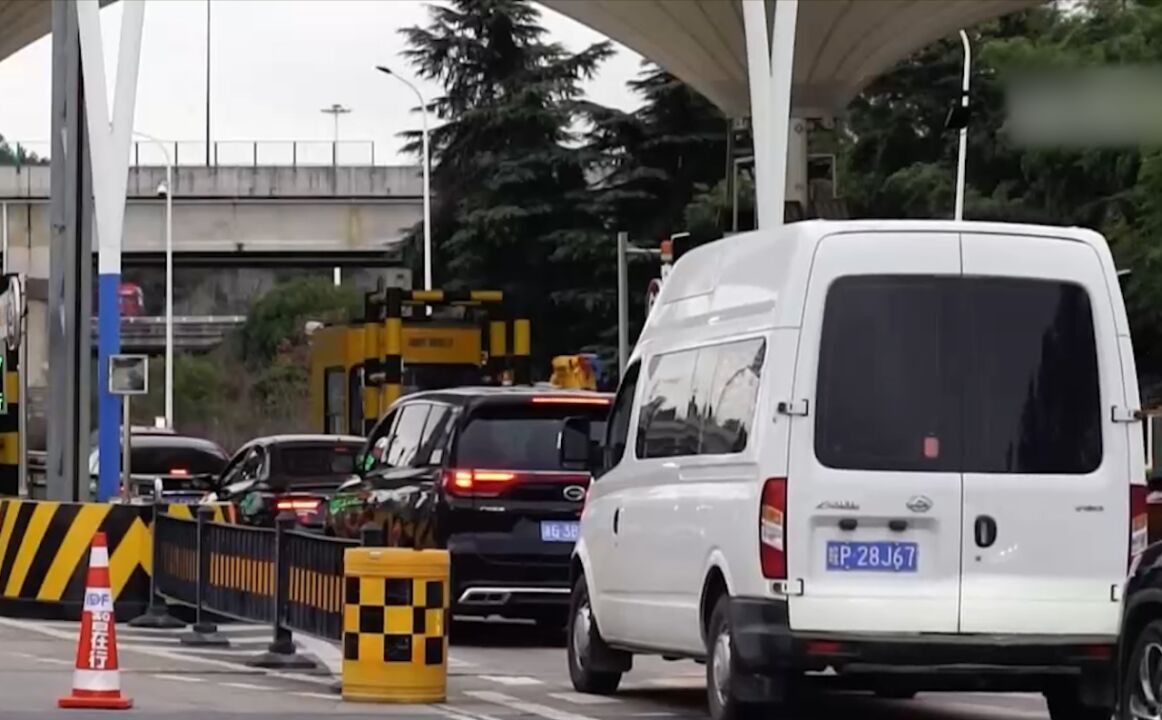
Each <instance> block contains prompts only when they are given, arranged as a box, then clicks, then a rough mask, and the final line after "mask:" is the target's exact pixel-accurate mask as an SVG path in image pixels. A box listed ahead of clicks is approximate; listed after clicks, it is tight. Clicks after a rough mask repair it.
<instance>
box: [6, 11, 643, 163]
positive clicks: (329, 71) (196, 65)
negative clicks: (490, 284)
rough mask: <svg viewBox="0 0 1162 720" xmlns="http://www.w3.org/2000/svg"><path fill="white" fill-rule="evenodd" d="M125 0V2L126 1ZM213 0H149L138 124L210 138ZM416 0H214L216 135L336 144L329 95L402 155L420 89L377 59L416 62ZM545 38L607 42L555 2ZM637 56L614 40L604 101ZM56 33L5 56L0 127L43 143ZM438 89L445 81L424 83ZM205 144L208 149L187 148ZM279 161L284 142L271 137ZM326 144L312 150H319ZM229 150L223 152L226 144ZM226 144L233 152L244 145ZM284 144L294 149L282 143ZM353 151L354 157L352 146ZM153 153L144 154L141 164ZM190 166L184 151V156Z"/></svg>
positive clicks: (631, 71) (112, 25)
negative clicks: (411, 54) (411, 48)
mask: <svg viewBox="0 0 1162 720" xmlns="http://www.w3.org/2000/svg"><path fill="white" fill-rule="evenodd" d="M124 1H129V0H124ZM206 2H207V0H152V1H151V2H149V3H148V6H147V9H146V13H145V36H144V41H143V44H142V50H141V75H140V77H139V81H138V90H137V112H136V122H135V128H136V129H137V130H138V131H141V132H145V133H149V134H151V135H154V136H156V137H159V138H161V139H164V140H173V141H194V142H198V143H200V142H201V141H202V140H203V139H204V137H205V76H206V34H205V33H206ZM428 4H429V3H427V2H419V1H418V0H213V8H212V22H211V28H210V29H211V44H212V50H211V53H212V66H211V96H210V102H211V132H212V136H213V139H214V140H218V141H228V140H321V141H329V140H330V139H331V135H332V132H333V128H332V118H331V116H330V115H326V114H324V113H322V112H320V110H321V109H322V108H324V107H329V106H330V105H332V104H333V103H339V104H342V105H344V106H346V107H349V108H351V110H352V112H351V113H350V114H347V115H343V116H342V118H341V120H340V130H339V132H340V136H341V138H342V139H344V140H370V141H374V142H375V143H376V158H377V162H379V163H383V162H384V159H383V158H384V157H385V156H386V157H387V162H407V161H408V159H407V158H406V157H403V156H401V155H399V152H398V150H399V146H400V141H399V139H398V138H397V137H396V133H398V132H400V131H402V130H406V129H411V128H418V127H419V116H418V115H413V114H411V113H410V112H409V111H410V109H411V108H413V107H414V106H415V105H416V104H417V103H416V101H415V96H414V95H413V94H412V93H411V91H410V90H408V89H407V87H406V86H405V85H403V84H402V83H400V82H399V81H396V80H393V79H391V78H389V77H386V76H384V75H382V74H380V73H378V72H376V71H375V69H374V67H375V66H376V65H388V66H391V67H393V68H397V69H398V70H399V71H400V72H401V74H403V73H407V74H408V75H409V77H413V78H414V76H413V75H412V74H411V73H412V71H411V69H410V68H409V67H408V66H407V65H406V64H405V63H404V62H403V60H402V58H401V56H400V54H399V53H400V52H401V51H402V50H403V48H404V41H403V38H402V37H401V36H400V34H399V33H398V30H399V29H400V28H403V27H408V26H411V25H417V24H419V25H422V24H425V23H426V21H427V5H428ZM542 15H543V24H544V25H545V27H546V28H547V29H548V30H549V32H550V38H551V39H552V40H555V41H557V42H560V43H562V44H563V45H565V46H566V47H567V48H569V49H572V50H579V49H581V48H583V47H585V46H586V45H588V44H590V43H593V42H597V41H599V40H602V39H604V38H603V37H602V36H601V35H599V34H598V33H596V32H594V31H592V30H590V29H588V28H586V27H585V26H583V25H579V24H578V23H576V22H573V21H572V20H570V19H568V18H565V17H563V16H561V15H559V14H557V13H555V12H553V11H550V10H544V9H542ZM101 19H102V29H103V31H104V36H105V55H106V58H107V59H106V63H107V66H108V68H109V70H108V74H109V80H110V84H111V83H112V78H113V70H112V68H113V66H114V65H115V63H116V60H115V58H116V45H117V37H118V32H119V30H120V20H121V9H120V3H117V4H114V5H112V6H110V7H108V8H106V9H105V10H103V11H102V13H101ZM640 61H641V59H640V57H638V56H637V55H636V54H634V53H632V52H630V51H628V50H626V49H625V48H622V47H620V46H618V53H617V55H616V56H614V57H613V58H611V59H610V60H608V61H607V62H606V63H605V65H604V66H603V68H602V70H601V72H600V74H599V75H598V77H597V78H595V79H594V80H593V81H592V82H590V83H588V84H587V86H586V90H587V92H588V94H589V97H590V98H591V99H593V100H595V101H597V102H600V103H603V104H606V105H612V106H615V107H619V108H623V109H632V108H633V107H635V106H636V105H637V104H638V100H637V98H636V97H635V96H634V95H633V94H631V93H630V92H629V91H628V90H627V89H626V87H625V83H626V81H627V80H629V79H631V78H632V77H634V76H635V75H636V74H637V72H638V69H639V67H640ZM50 66H51V41H50V39H49V38H47V37H45V38H42V39H41V40H39V41H38V42H36V43H34V44H33V45H30V46H29V47H27V48H25V49H24V50H22V51H21V52H19V53H17V54H16V55H13V56H12V57H10V58H8V59H7V60H4V61H3V62H0V134H3V135H4V136H5V137H6V138H7V139H9V140H17V141H24V142H28V143H31V145H32V147H33V148H34V149H36V150H43V149H44V148H46V147H47V142H46V141H47V138H48V136H49V102H50V90H51V75H50ZM417 84H418V85H419V87H420V89H421V91H423V92H424V93H425V95H427V96H429V97H431V96H433V95H435V94H437V93H438V92H439V91H440V88H439V87H438V86H435V85H431V84H421V83H419V82H418V81H417ZM183 147H184V148H186V150H183V152H186V151H188V152H192V153H199V152H204V150H201V147H202V146H193V145H188V146H183ZM268 148H269V149H270V150H269V151H270V152H271V153H272V155H271V158H272V161H274V158H275V157H276V156H279V157H281V155H282V154H285V153H284V150H283V149H281V148H275V147H274V146H268ZM321 149H322V148H320V147H316V148H313V149H312V150H313V151H315V152H317V151H319V150H321ZM220 152H222V153H223V154H225V153H226V152H227V150H225V149H222V150H220ZM231 152H237V148H235V149H232V150H231ZM285 152H289V151H285ZM349 152H350V153H352V154H355V153H356V152H357V149H356V148H354V147H352V148H350V149H349ZM145 153H146V151H145V150H143V151H142V160H143V161H145V160H146V157H145ZM183 164H184V160H183Z"/></svg>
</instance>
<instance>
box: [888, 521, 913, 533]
mask: <svg viewBox="0 0 1162 720" xmlns="http://www.w3.org/2000/svg"><path fill="white" fill-rule="evenodd" d="M888 529H889V530H891V531H892V532H904V531H905V530H907V529H908V521H907V520H889V521H888Z"/></svg>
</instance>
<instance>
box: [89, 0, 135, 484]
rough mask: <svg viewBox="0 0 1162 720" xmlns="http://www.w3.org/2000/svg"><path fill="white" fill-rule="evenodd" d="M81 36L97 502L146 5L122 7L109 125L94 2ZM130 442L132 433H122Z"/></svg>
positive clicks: (106, 443) (116, 418) (115, 450)
mask: <svg viewBox="0 0 1162 720" xmlns="http://www.w3.org/2000/svg"><path fill="white" fill-rule="evenodd" d="M75 2H76V8H77V26H78V31H79V35H80V45H81V61H82V70H83V73H84V80H85V116H86V119H87V123H88V128H87V129H88V131H89V132H88V135H89V155H90V160H91V163H92V174H93V200H94V202H93V207H94V214H95V221H94V225H95V226H96V232H97V243H98V244H97V247H98V255H97V272H98V282H99V293H98V302H99V304H98V311H97V318H98V321H97V358H98V363H97V364H98V382H97V387H98V390H97V405H98V424H97V429H98V448H99V450H98V452H99V454H100V458H101V467H100V469H99V470H100V471H99V474H98V483H97V500H98V501H102V502H103V501H105V500H108V499H109V498H110V497H113V496H114V495H116V494H117V488H118V485H119V482H118V481H119V477H118V476H119V474H120V469H121V443H120V435H121V433H120V424H121V417H120V414H121V413H120V412H119V411H120V410H121V408H120V407H119V403H118V401H117V398H116V397H115V396H113V395H111V394H110V393H109V388H108V383H107V382H106V381H105V378H107V376H108V372H109V357H110V356H111V355H115V354H117V353H118V352H120V350H121V312H120V307H119V305H118V289H119V287H120V284H121V241H122V238H121V234H122V230H123V225H124V221H125V196H126V190H127V186H128V182H129V145H130V141H131V138H132V135H133V113H134V109H135V106H136V103H137V75H138V69H139V66H140V60H141V34H142V30H143V26H144V23H145V3H144V2H129V3H124V4H123V5H122V15H121V42H120V46H119V48H118V50H119V52H118V58H117V75H116V82H115V85H114V95H113V114H112V122H110V114H109V99H108V97H107V95H106V88H107V87H108V85H107V84H106V82H105V77H106V75H105V55H104V47H103V42H102V37H101V18H100V8H99V6H98V2H97V0H75ZM125 432H126V434H128V432H129V428H125Z"/></svg>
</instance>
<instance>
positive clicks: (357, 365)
mask: <svg viewBox="0 0 1162 720" xmlns="http://www.w3.org/2000/svg"><path fill="white" fill-rule="evenodd" d="M510 347H511V348H512V352H511V353H510V352H509V348H510ZM529 349H530V325H529V321H528V320H527V319H524V318H520V317H515V313H514V312H513V309H512V308H511V307H510V305H509V304H508V303H506V302H505V298H504V294H503V293H502V292H500V291H496V290H472V291H445V290H405V289H402V288H394V287H393V288H379V289H377V290H374V291H372V292H368V293H365V295H364V311H363V317H362V318H360V319H359V320H357V321H354V322H349V323H347V324H344V325H332V326H323V327H321V328H318V329H316V330H314V331H313V332H312V333H311V354H310V383H311V385H310V398H311V426H312V427H311V428H310V429H311V430H312V431H314V432H322V433H328V434H352V435H363V434H365V433H366V432H367V431H368V430H369V429H370V428H371V427H372V426H373V425H374V424H375V422H376V421H377V420H378V419H379V416H380V414H381V413H383V412H384V411H386V410H387V408H388V407H389V406H390V405H391V404H392V403H393V402H395V400H396V399H398V398H399V397H400V396H401V395H404V394H407V393H412V392H416V391H419V390H435V389H440V388H446V387H457V386H461V385H501V384H513V383H516V384H526V383H528V382H529V381H530V379H531V378H530V375H529V373H530V364H529Z"/></svg>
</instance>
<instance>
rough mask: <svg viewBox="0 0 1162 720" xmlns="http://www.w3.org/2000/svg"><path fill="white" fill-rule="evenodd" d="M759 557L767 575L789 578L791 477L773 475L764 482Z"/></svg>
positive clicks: (768, 576)
mask: <svg viewBox="0 0 1162 720" xmlns="http://www.w3.org/2000/svg"><path fill="white" fill-rule="evenodd" d="M759 559H760V561H761V562H762V567H763V577H765V578H767V579H768V580H786V579H787V478H771V479H769V480H767V482H766V483H765V484H764V485H763V497H762V501H761V504H760V505H759Z"/></svg>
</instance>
